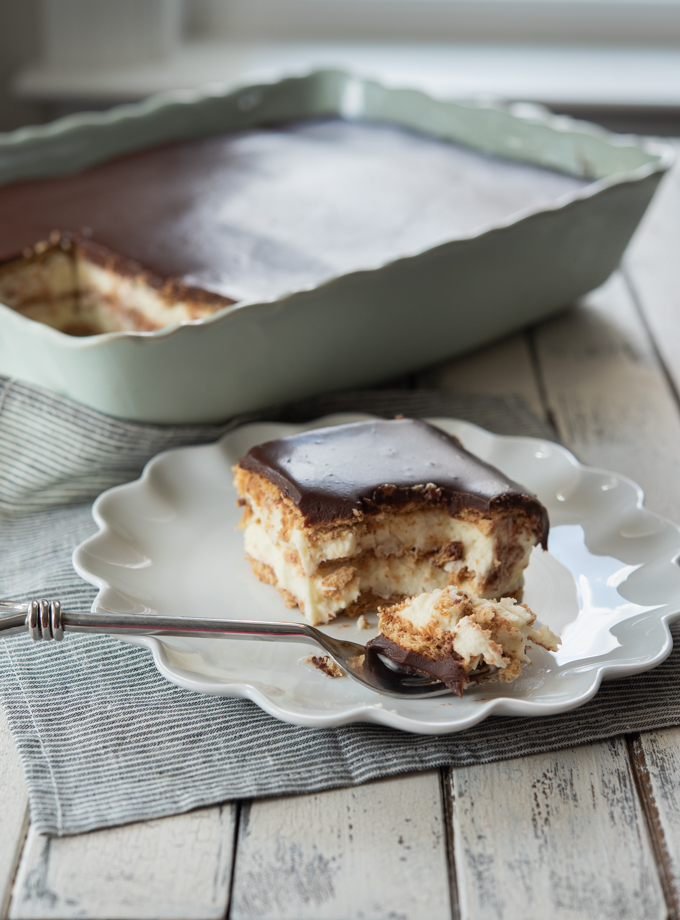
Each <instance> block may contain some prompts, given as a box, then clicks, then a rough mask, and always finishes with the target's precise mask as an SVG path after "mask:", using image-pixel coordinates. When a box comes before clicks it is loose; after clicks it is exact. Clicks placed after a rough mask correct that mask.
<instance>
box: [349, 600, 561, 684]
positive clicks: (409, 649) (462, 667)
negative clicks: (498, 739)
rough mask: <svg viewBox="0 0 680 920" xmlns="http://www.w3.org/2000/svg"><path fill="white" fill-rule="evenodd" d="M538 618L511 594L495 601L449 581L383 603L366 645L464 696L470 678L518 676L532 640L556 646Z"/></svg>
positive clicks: (551, 648) (477, 680)
mask: <svg viewBox="0 0 680 920" xmlns="http://www.w3.org/2000/svg"><path fill="white" fill-rule="evenodd" d="M535 620H536V614H534V613H532V612H531V610H529V608H528V607H527V606H526V605H525V604H518V603H517V601H515V600H514V599H513V598H510V597H504V598H502V599H501V600H500V601H491V600H488V599H486V598H481V597H474V596H472V595H469V594H466V593H465V592H463V591H460V590H458V589H457V588H454V587H448V588H442V589H440V590H437V591H432V592H431V593H429V594H421V595H419V596H418V597H412V598H409V599H408V600H405V601H402V603H400V604H395V605H394V606H392V607H386V608H382V609H381V610H380V621H379V628H380V634H379V635H378V636H377V637H376V638H375V639H372V640H371V641H370V642H369V643H368V644H367V646H366V648H367V649H368V650H369V654H370V653H371V652H373V653H378V654H380V655H384V656H385V657H386V658H389V659H390V660H391V661H393V662H394V663H395V664H397V665H399V666H400V667H401V668H404V669H406V670H407V671H409V672H410V673H416V674H426V675H428V676H431V677H436V678H437V679H439V680H441V681H443V682H444V683H445V684H446V686H447V687H449V689H450V690H452V691H453V692H454V693H457V694H458V696H462V693H463V690H464V689H465V687H466V686H467V685H468V684H478V683H482V682H483V681H489V680H501V681H504V682H505V683H508V682H510V681H513V680H516V678H517V677H519V675H520V672H521V670H522V665H524V664H528V663H530V660H529V658H528V657H527V654H526V647H527V644H529V643H531V644H533V645H539V646H541V648H545V649H548V651H551V652H556V651H557V647H558V646H559V644H560V640H559V638H558V637H557V636H556V635H555V634H554V633H553V632H552V631H551V630H550V629H549V628H548V627H547V626H542V627H541V628H540V629H534V626H533V624H534V622H535Z"/></svg>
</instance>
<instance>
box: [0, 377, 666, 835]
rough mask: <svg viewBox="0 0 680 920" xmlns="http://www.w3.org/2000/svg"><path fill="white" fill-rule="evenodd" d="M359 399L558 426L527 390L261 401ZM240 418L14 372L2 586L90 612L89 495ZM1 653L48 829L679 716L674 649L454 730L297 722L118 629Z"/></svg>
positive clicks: (2, 470)
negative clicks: (531, 407) (177, 422)
mask: <svg viewBox="0 0 680 920" xmlns="http://www.w3.org/2000/svg"><path fill="white" fill-rule="evenodd" d="M351 410H354V411H362V412H371V413H375V414H377V415H385V416H392V415H395V414H397V413H399V412H402V413H404V414H405V415H413V416H419V415H421V416H422V415H452V416H457V417H459V418H465V419H468V420H470V421H474V422H477V423H478V424H480V425H483V426H484V427H486V428H489V429H491V430H493V431H496V432H498V433H501V434H504V433H512V434H518V433H521V434H528V435H536V436H539V437H545V436H548V437H551V436H552V437H554V433H552V432H550V431H549V430H548V429H547V428H546V426H544V425H543V424H542V423H541V422H540V421H539V420H537V419H536V418H535V417H534V416H533V415H532V414H531V413H530V412H529V411H528V410H527V409H526V407H525V406H524V405H523V404H522V403H521V402H520V401H518V400H515V399H496V398H484V397H479V398H474V399H473V398H469V397H465V398H464V399H462V398H453V397H449V396H447V395H445V394H443V393H440V392H429V391H423V390H417V391H409V390H390V391H386V390H383V391H373V392H367V393H346V394H339V395H335V396H331V397H322V398H318V399H314V400H309V401H307V402H306V403H300V404H298V405H297V406H295V407H293V408H287V409H277V410H273V411H272V412H270V413H267V414H266V415H265V417H267V418H276V419H288V420H291V421H298V420H302V419H305V418H315V417H317V416H320V415H324V414H327V413H329V412H340V411H351ZM238 423H239V422H238V421H232V422H230V423H229V424H227V425H222V426H200V427H195V426H183V427H173V428H166V427H160V426H152V425H139V424H135V423H130V422H124V421H120V420H117V419H112V418H109V417H107V416H104V415H101V414H99V413H97V412H94V411H91V410H89V409H86V408H84V407H82V406H79V405H76V404H75V403H72V402H69V401H68V400H65V399H61V398H60V397H57V396H54V395H52V394H50V393H46V392H44V391H41V390H39V389H37V388H34V387H31V386H28V385H26V384H23V383H20V382H17V381H10V380H7V379H6V378H5V379H3V378H0V514H1V519H0V520H1V524H2V526H1V527H0V552H1V553H2V560H3V565H2V573H1V575H0V597H2V598H3V599H14V600H27V599H32V598H34V597H39V596H47V597H55V598H59V599H60V600H61V601H62V603H63V604H64V606H65V607H66V608H67V609H70V610H88V609H89V608H90V604H91V602H92V599H93V597H94V594H95V590H94V589H93V588H92V587H91V586H90V585H88V584H85V583H84V582H82V581H81V580H80V579H79V578H78V577H77V576H76V575H75V573H74V571H73V569H72V567H71V561H70V560H71V552H72V550H73V548H74V546H76V545H77V544H78V543H79V542H80V541H81V540H83V539H84V538H85V537H87V536H89V535H90V534H91V533H93V532H94V530H95V526H94V524H93V522H92V518H91V516H90V502H91V500H92V499H93V498H94V497H95V496H96V495H97V494H98V493H99V492H100V491H102V489H105V488H108V487H110V486H113V485H116V484H117V483H120V482H124V481H126V480H129V479H132V478H135V477H136V476H137V475H138V474H139V472H140V471H141V469H142V466H143V465H144V463H145V462H146V461H147V460H148V459H149V458H150V457H151V456H153V455H154V454H155V453H157V452H158V451H160V450H164V449H167V448H169V447H175V446H179V445H182V444H189V443H205V442H209V441H212V440H215V439H216V438H217V437H219V436H220V435H221V434H222V433H223V432H225V431H227V430H228V429H229V428H230V427H233V426H234V425H236V424H238ZM0 662H1V664H0V701H1V702H2V705H3V706H4V708H5V711H6V713H7V717H8V720H9V724H10V728H11V731H12V734H13V736H14V738H15V740H16V743H17V746H18V749H19V753H20V756H21V760H22V763H23V765H24V769H25V772H26V779H27V783H28V790H29V797H30V804H31V818H32V821H33V823H34V826H35V828H36V829H37V830H38V831H41V832H44V833H50V834H75V833H80V832H82V831H88V830H93V829H95V828H100V827H108V826H111V825H115V824H123V823H126V822H129V821H139V820H143V819H148V818H157V817H161V816H164V815H171V814H177V813H178V812H182V811H187V810H189V809H191V808H197V807H199V806H205V805H210V804H214V803H217V802H222V801H225V800H228V799H236V798H250V797H254V796H265V795H281V794H285V793H296V792H314V791H318V790H321V789H328V788H331V787H337V786H351V785H354V784H357V783H362V782H366V781H367V780H370V779H374V778H377V777H381V776H389V775H394V774H396V773H401V772H407V771H411V770H424V769H429V768H432V767H438V766H443V765H449V766H463V765H469V764H477V763H486V762H490V761H493V760H500V759H503V758H509V757H517V756H520V755H524V754H532V753H536V752H539V751H548V750H556V749H558V748H561V747H566V746H570V745H573V744H578V743H581V742H586V741H593V740H598V739H602V738H608V737H611V736H613V735H618V734H623V733H626V732H634V731H642V730H646V729H652V728H660V727H664V726H671V725H678V724H680V654H679V653H675V652H674V653H673V654H672V655H671V657H670V658H669V659H668V660H667V661H666V662H665V663H664V664H662V665H660V666H659V667H658V668H656V669H655V670H653V671H650V672H649V673H647V674H643V675H640V676H638V677H632V678H628V679H627V680H625V681H617V682H610V683H607V684H605V685H604V686H603V688H602V689H601V691H600V692H599V694H598V695H597V697H596V698H595V699H594V700H593V701H592V702H590V703H588V704H587V705H586V706H583V707H582V708H581V709H579V710H577V711H575V712H572V713H567V714H564V715H561V716H552V717H547V718H542V719H520V718H506V719H489V720H487V721H486V722H485V723H483V724H482V725H480V726H478V727H476V728H472V729H469V730H468V731H466V732H464V733H462V734H457V735H447V736H443V737H432V736H429V735H420V736H418V735H410V734H404V733H401V732H399V731H395V730H393V729H388V728H382V727H379V726H373V725H349V726H345V727H342V728H337V729H322V730H315V729H308V728H298V727H296V726H293V725H287V724H284V723H281V722H277V721H276V720H274V719H273V718H271V717H270V716H268V715H266V714H265V713H264V712H262V711H261V710H260V709H258V707H257V706H255V705H254V704H253V703H251V702H250V701H248V700H237V699H226V698H220V697H209V696H202V695H200V694H197V693H192V692H190V691H187V690H182V689H180V688H179V687H176V686H174V685H172V684H170V683H168V682H166V681H165V680H164V678H162V677H161V676H160V675H159V673H158V672H157V671H156V669H155V667H154V665H153V663H152V659H151V655H150V653H148V652H147V651H146V650H144V649H140V648H135V647H133V646H129V645H126V644H123V643H121V642H119V641H117V640H116V639H114V638H111V637H106V636H96V637H90V636H79V635H67V636H66V638H65V639H64V641H63V642H62V643H60V644H59V645H55V644H54V643H50V644H45V645H43V644H42V643H40V644H37V643H33V642H31V640H29V639H28V638H27V637H23V636H22V637H18V638H9V639H4V640H0Z"/></svg>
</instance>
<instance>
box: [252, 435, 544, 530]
mask: <svg viewBox="0 0 680 920" xmlns="http://www.w3.org/2000/svg"><path fill="white" fill-rule="evenodd" d="M239 465H240V466H241V467H242V468H243V469H246V470H249V471H251V472H254V473H258V474H260V475H261V476H264V477H266V478H267V479H269V480H270V481H271V482H273V483H274V485H276V486H277V487H278V488H279V489H280V490H281V491H282V492H283V494H284V495H286V496H287V497H288V498H289V499H291V501H293V502H294V503H295V505H296V506H297V507H298V508H299V509H300V511H301V512H302V514H303V515H304V518H305V521H306V523H307V524H319V523H323V522H330V521H334V520H338V519H347V518H351V517H352V516H353V514H354V512H355V511H358V512H363V513H369V514H370V513H371V512H374V511H376V510H377V509H378V507H379V506H380V505H383V506H384V505H406V504H408V503H410V502H418V503H425V504H446V505H448V507H449V509H450V511H451V513H454V514H455V513H456V512H457V511H459V510H460V509H462V508H474V509H477V510H479V511H482V512H485V513H492V512H502V511H503V510H511V509H521V510H523V511H524V512H525V513H526V514H527V515H529V516H530V517H533V518H535V519H536V525H537V526H536V530H537V532H538V533H539V534H540V539H541V544H542V545H543V547H544V548H545V547H546V544H547V535H548V514H547V511H546V510H545V508H544V507H543V505H542V504H541V503H540V502H539V501H538V499H537V498H536V496H535V495H533V494H532V493H531V492H528V491H527V490H526V489H524V488H523V487H522V486H521V485H519V484H518V483H516V482H513V481H512V480H511V479H509V478H508V477H507V476H505V475H504V474H503V473H502V472H501V471H500V470H498V469H496V467H493V466H491V465H490V464H488V463H485V462H484V461H483V460H480V459H479V458H478V457H475V456H474V455H473V454H471V453H470V452H469V451H467V450H465V448H464V447H463V446H462V444H461V443H460V441H458V439H457V438H455V437H452V436H451V435H449V434H447V433H446V432H445V431H442V430H441V429H439V428H436V427H435V426H434V425H430V424H429V423H428V422H423V421H420V420H419V419H390V420H384V419H375V420H372V421H368V422H356V423H354V424H350V425H338V426H335V427H332V428H317V429H315V430H313V431H307V432H304V433H302V434H298V435H293V436H292V437H288V438H280V439H278V440H276V441H266V442H265V443H263V444H258V445H257V446H255V447H253V448H251V450H250V451H248V453H247V454H246V456H245V457H242V458H241V460H240V461H239Z"/></svg>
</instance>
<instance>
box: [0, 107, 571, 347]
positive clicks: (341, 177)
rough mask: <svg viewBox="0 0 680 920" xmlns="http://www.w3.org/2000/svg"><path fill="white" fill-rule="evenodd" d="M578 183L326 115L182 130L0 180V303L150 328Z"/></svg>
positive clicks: (345, 267)
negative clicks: (230, 128)
mask: <svg viewBox="0 0 680 920" xmlns="http://www.w3.org/2000/svg"><path fill="white" fill-rule="evenodd" d="M196 130H200V126H197V129H196ZM58 136H59V135H58V134H57V135H55V139H54V143H55V144H56V143H57V138H58ZM61 143H62V144H63V143H65V142H64V141H63V140H62V142H61ZM583 184H584V182H583V180H579V179H576V178H574V177H571V176H566V175H562V174H560V173H557V172H552V171H550V170H545V169H538V168H536V167H534V166H531V165H530V164H525V163H519V162H514V161H511V160H503V159H500V158H494V157H489V156H485V155H483V154H480V153H478V152H476V151H473V150H470V149H466V148H464V147H462V146H459V145H456V144H453V143H449V142H446V141H443V140H440V139H438V138H435V137H429V136H427V135H425V134H418V133H416V132H412V131H406V130H404V129H402V128H399V127H397V126H394V125H388V124H381V125H378V124H361V123H358V122H352V123H349V122H346V121H343V120H342V119H340V118H330V119H323V120H318V119H312V120H307V121H298V122H290V123H284V124H277V125H273V124H272V125H268V126H262V127H254V128H252V129H249V130H244V131H234V132H223V133H220V134H216V135H213V136H208V137H192V138H187V139H184V140H178V141H175V142H172V143H167V144H164V145H162V146H157V147H153V148H149V149H144V150H138V151H135V152H132V153H127V154H125V155H122V156H118V157H115V158H113V159H111V160H108V161H107V162H102V163H99V164H97V165H93V166H90V167H89V168H87V169H84V170H81V171H80V172H76V173H74V174H72V175H58V176H52V177H45V178H32V179H26V180H23V181H18V182H14V183H12V184H8V185H4V186H2V187H0V213H1V214H2V221H0V303H3V304H5V305H7V306H9V307H11V308H12V309H14V310H16V311H17V312H19V313H21V314H23V315H24V316H26V317H29V318H30V319H34V320H38V321H40V322H42V323H46V324H48V325H51V326H54V327H55V328H57V329H60V330H61V331H65V332H71V333H74V334H91V333H95V332H112V331H118V330H121V331H126V330H133V331H152V330H155V329H158V328H162V327H167V326H171V325H173V324H175V323H177V322H187V321H192V320H202V319H205V318H206V317H210V316H211V315H212V314H214V313H215V312H217V311H219V310H222V309H223V308H225V307H229V306H230V305H231V304H233V303H234V302H239V303H244V302H247V301H253V300H255V301H258V302H260V301H268V300H272V299H277V298H280V297H283V296H284V295H285V294H287V293H290V292H291V291H301V290H305V289H308V288H310V287H314V286H315V285H318V284H320V283H322V282H323V281H327V280H328V279H330V278H333V277H337V276H339V275H344V274H347V273H349V272H354V271H357V270H359V269H370V268H377V267H380V266H382V265H385V264H386V263H388V262H391V261H393V260H394V259H396V258H399V257H400V256H405V255H413V254H417V253H420V252H423V251H425V250H427V249H430V248H432V247H433V246H436V245H439V244H441V243H444V242H446V241H448V240H451V239H453V238H457V237H460V236H461V235H467V234H469V233H471V232H473V231H475V230H476V229H478V228H479V227H480V226H482V225H485V224H488V223H490V222H494V221H498V220H503V219H505V218H507V217H508V215H509V214H512V213H515V212H517V211H520V210H521V209H523V208H527V207H532V206H540V205H545V204H549V203H552V202H554V201H556V200H557V199H558V198H559V197H560V195H562V194H564V193H565V192H567V191H571V190H573V189H575V188H579V187H581V185H583ZM493 190H495V191H493Z"/></svg>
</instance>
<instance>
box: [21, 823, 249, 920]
mask: <svg viewBox="0 0 680 920" xmlns="http://www.w3.org/2000/svg"><path fill="white" fill-rule="evenodd" d="M235 820H236V806H233V805H224V806H221V807H217V808H203V809H199V810H197V811H193V812H189V813H188V814H185V815H178V816H177V817H173V818H163V819H161V820H157V821H148V822H144V823H139V824H130V825H127V826H126V827H117V828H112V829H107V830H102V831H95V832H93V833H90V834H80V835H79V836H77V837H46V836H44V835H41V834H37V833H35V832H34V831H33V830H32V829H31V830H30V831H29V834H28V839H27V841H26V846H25V848H24V854H23V856H22V859H21V863H20V865H19V871H18V873H17V880H16V884H15V888H14V895H13V898H12V904H11V907H10V914H9V915H10V917H11V918H17V920H18V918H29V917H30V918H40V920H50V918H59V920H67V918H71V917H82V918H107V920H108V918H111V917H116V918H119V920H128V918H129V920H138V918H149V920H175V918H188V920H194V918H221V917H224V916H225V914H226V911H227V906H228V899H229V885H230V879H231V869H232V862H233V845H234V830H235Z"/></svg>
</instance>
